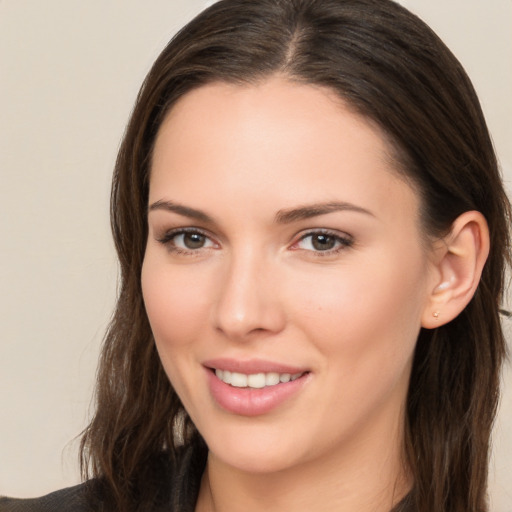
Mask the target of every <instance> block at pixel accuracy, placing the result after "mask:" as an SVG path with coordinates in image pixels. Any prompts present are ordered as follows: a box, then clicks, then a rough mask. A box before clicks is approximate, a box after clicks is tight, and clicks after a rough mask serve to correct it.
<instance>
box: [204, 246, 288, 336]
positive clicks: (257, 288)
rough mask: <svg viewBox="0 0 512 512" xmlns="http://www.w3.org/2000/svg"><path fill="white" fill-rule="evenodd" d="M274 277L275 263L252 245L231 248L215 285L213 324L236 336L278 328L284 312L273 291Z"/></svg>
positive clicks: (273, 330) (280, 325) (281, 324)
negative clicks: (216, 290)
mask: <svg viewBox="0 0 512 512" xmlns="http://www.w3.org/2000/svg"><path fill="white" fill-rule="evenodd" d="M276 278H277V268H276V265H274V264H273V262H272V261H269V259H268V258H265V256H264V255H263V254H261V253H260V252H258V251H257V250H255V249H254V248H251V247H249V246H247V247H244V248H243V249H241V250H240V251H232V253H231V255H230V256H229V257H227V258H226V261H225V266H224V271H223V273H222V276H221V282H220V285H219V292H218V296H217V303H216V307H215V319H214V322H215V324H216V328H217V329H219V330H220V331H222V332H223V333H224V334H225V335H226V336H228V337H231V338H236V339H243V338H245V337H246V336H248V335H249V334H252V333H255V332H262V331H267V332H278V331H279V330H281V329H282V328H283V326H284V314H283V311H282V307H281V306H282V305H280V304H279V300H278V294H277V293H276V291H277V290H276Z"/></svg>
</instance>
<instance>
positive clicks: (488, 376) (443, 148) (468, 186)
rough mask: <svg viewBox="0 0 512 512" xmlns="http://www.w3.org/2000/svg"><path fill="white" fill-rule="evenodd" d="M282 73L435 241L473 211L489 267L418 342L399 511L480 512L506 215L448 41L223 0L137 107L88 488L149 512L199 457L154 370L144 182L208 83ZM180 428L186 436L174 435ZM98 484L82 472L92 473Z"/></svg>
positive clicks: (336, 14) (290, 6) (337, 14)
mask: <svg viewBox="0 0 512 512" xmlns="http://www.w3.org/2000/svg"><path fill="white" fill-rule="evenodd" d="M277 73H279V74H281V75H283V76H285V77H287V78H288V79H289V80H291V81H298V82H301V83H307V84H316V85H320V86H326V87H329V88H331V89H332V90H334V91H335V92H336V93H337V94H338V95H339V96H340V97H341V98H342V99H343V100H345V102H346V103H348V104H349V105H351V106H352V108H354V109H355V110H356V111H357V112H359V113H360V114H361V115H363V116H365V117H366V118H368V119H371V120H372V121H373V122H376V123H377V124H378V125H379V126H380V127H381V128H382V130H383V131H384V133H385V134H386V135H387V137H389V139H390V141H391V143H392V145H393V148H394V152H395V154H396V159H397V162H396V166H397V169H398V171H399V172H401V173H403V174H404V175H405V176H406V177H407V179H409V180H410V181H411V182H412V183H413V184H414V185H415V187H416V189H417V190H418V191H419V194H420V196H421V198H422V220H423V225H424V231H425V233H426V234H427V236H429V237H436V236H440V235H443V234H446V233H447V232H448V231H449V229H450V226H451V224H452V222H453V221H454V220H455V218H456V217H457V216H458V215H460V214H461V213H463V212H465V211H469V210H478V211H480V212H482V213H483V215H484V216H485V218H486V219H487V222H488V224H489V229H490V238H491V252H490V255H489V259H488V261H487V263H486V265H485V268H484V271H483V275H482V279H481V282H480V285H479V286H478V289H477V291H476V293H475V296H474V298H473V299H472V301H471V302H470V303H469V305H468V306H467V307H466V309H465V310H464V311H463V312H462V313H461V314H460V315H459V316H458V317H457V318H456V319H455V320H453V321H452V322H450V323H448V324H447V325H444V326H442V327H439V328H437V329H435V330H422V331H421V333H420V336H419V339H418V342H417V348H416V353H415V359H414V364H413V369H412V375H411V381H410V388H409V394H408V399H407V405H406V407H407V412H406V439H405V447H404V448H405V453H406V458H407V461H406V463H407V465H408V467H409V468H410V471H411V473H412V476H413V479H414V484H413V488H412V489H411V491H410V493H409V495H408V496H407V497H406V499H405V500H404V501H403V502H402V503H401V504H400V505H398V506H397V510H401V511H418V512H419V511H422V512H432V511H436V512H443V511H445V512H448V511H449V512H477V511H479V512H482V511H485V510H487V504H486V485H487V468H488V455H489V438H490V433H491V427H492V422H493V418H494V415H495V409H496V403H497V398H498V386H499V372H500V367H501V363H502V359H503V357H504V354H505V343H504V338H503V333H502V329H501V325H500V317H499V307H500V301H501V298H502V293H503V282H504V268H505V264H506V262H507V261H508V255H509V219H510V213H509V211H510V210H509V203H508V200H507V198H506V195H505V192H504V190H503V186H502V183H501V179H500V175H499V170H498V165H497V161H496V157H495V154H494V151H493V146H492V143H491V140H490V137H489V133H488V130H487V127H486V123H485V120H484V117H483V114H482V111H481V108H480V105H479V102H478V99H477V97H476V94H475V92H474V90H473V87H472V85H471V82H470V81H469V79H468V77H467V76H466V74H465V72H464V70H463V68H462V66H461V65H460V64H459V62H458V61H457V59H456V58H455V57H454V56H453V55H452V53H451V52H450V51H449V50H448V49H447V48H446V46H445V45H444V44H443V43H442V42H441V40H440V39H439V38H438V37H437V36H436V35H435V34H434V33H433V32H432V31H431V30H430V29H429V28H428V27H427V26H426V25H425V24H424V23H423V22H422V21H421V20H419V19H418V18H417V17H416V16H414V15H412V14H411V13H409V12H408V11H407V10H406V9H404V8H403V7H400V6H399V5H398V4H396V3H394V2H392V1H389V0H221V1H219V2H217V3H215V4H213V5H212V6H211V7H210V8H209V9H207V10H205V11H204V12H203V13H201V14H200V15H199V16H198V17H197V18H195V19H194V20H193V21H192V22H191V23H189V24H188V25H187V26H186V27H185V28H184V29H182V30H181V31H180V32H179V33H178V34H177V35H176V36H175V37H174V38H173V39H172V41H171V42H170V43H169V45H168V46H167V47H166V48H165V49H164V51H163V52H162V53H161V55H160V56H159V57H158V59H157V60H156V62H155V64H154V65H153V68H152V69H151V71H150V73H149V74H148V76H147V78H146V80H145V82H144V84H143V86H142V88H141V91H140V93H139V95H138V97H137V101H136V104H135V108H134V111H133V113H132V116H131V119H130V121H129V124H128V127H127V130H126V133H125V136H124V140H123V143H122V146H121V148H120V151H119V155H118V159H117V163H116V167H115V172H114V179H113V188H112V202H111V217H112V230H113V234H114V239H115V244H116V248H117V252H118V256H119V261H120V266H121V277H120V289H119V298H118V302H117V307H116V310H115V314H114V317H113V320H112V323H111V325H110V328H109V330H108V332H107V335H106V338H105V342H104V346H103V352H102V355H101V360H100V367H99V372H98V384H97V395H96V400H97V407H96V414H95V416H94V418H93V420H92V422H91V424H90V425H89V427H88V428H87V429H86V431H85V433H84V436H83V439H82V446H81V447H82V452H81V462H82V468H83V471H84V475H86V476H87V475H88V474H92V475H94V476H98V477H101V481H102V482H103V483H104V492H105V500H106V501H105V503H106V506H107V508H109V507H110V508H111V509H112V510H114V509H116V510H146V509H148V510H149V509H150V506H151V504H152V503H154V501H155V499H156V498H154V496H155V493H156V490H157V487H156V485H157V484H156V483H155V481H156V480H155V475H154V469H153V468H154V461H155V460H157V459H159V458H161V457H162V454H164V456H165V457H168V458H172V457H175V454H176V444H177V439H178V437H179V438H180V440H179V443H182V444H185V445H194V444H195V443H196V444H197V443H201V439H200V436H199V434H198V433H197V432H196V430H195V429H194V427H193V425H191V423H190V421H189V420H188V417H187V416H186V413H184V411H183V407H182V405H181V403H180V400H179V399H178V397H177V396H176V393H175V392H174V390H173V389H172V387H171V385H170V383H169V380H168V378H167V376H166V375H165V373H164V371H163V369H162V366H161V364H160V361H159V358H158V355H157V352H156V349H155V344H154V340H153V337H152V334H151V330H150V327H149V323H148V319H147V316H146V313H145V309H144V304H143V300H142V293H141V284H140V275H141V266H142V261H143V258H144V248H145V243H146V237H147V226H146V222H147V219H146V211H147V200H148V179H149V178H148V175H149V171H150V165H151V152H152V148H153V144H154V141H155V137H156V134H157V132H158V129H159V127H160V125H161V123H162V120H163V119H164V118H165V116H166V114H167V113H168V112H169V109H171V108H172V106H173V104H175V102H176V101H177V100H178V99H179V98H180V97H181V96H183V95H184V94H186V93H187V92H189V91H191V90H192V89H194V88H197V87H200V86H201V85H203V84H206V83H210V82H214V81H226V82H230V83H236V84H247V83H256V82H258V81H261V80H264V79H265V78H267V77H269V76H271V75H274V74H277ZM180 425H181V427H180ZM88 470H89V473H88Z"/></svg>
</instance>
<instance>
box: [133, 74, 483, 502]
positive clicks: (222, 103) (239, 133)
mask: <svg viewBox="0 0 512 512" xmlns="http://www.w3.org/2000/svg"><path fill="white" fill-rule="evenodd" d="M390 153H391V152H390V148H389V147H388V143H387V142H386V138H385V137H384V136H383V134H382V133H381V132H380V130H379V129H378V128H377V127H376V126H374V125H373V124H372V123H371V122H369V121H367V120H365V119H364V118H362V117H361V116H359V115H357V114H356V113H354V112H353V111H351V110H350V109H349V108H348V107H347V106H346V105H345V104H344V103H343V102H342V101H341V100H340V99H339V98H337V96H336V95H335V94H334V93H333V92H331V91H330V90H328V89H322V88H319V87H314V86H311V85H303V84H297V83H292V82H291V81H289V80H287V79H286V78H285V77H280V76H276V77H273V78H271V79H268V80H266V81H264V82H262V83H260V84H258V85H246V86H240V85H230V84H225V83H215V84H210V85H207V86H203V87H200V88H199V89H197V90H194V91H192V92H190V93H188V94H187V95H185V96H184V97H183V98H181V99H180V100H179V102H178V103H177V104H176V105H175V106H174V107H173V109H172V110H171V112H170V113H169V114H168V116H167V118H166V120H165V121H164V123H163V125H162V126H161V128H160V131H159V134H158V137H157V140H156V145H155V148H154V154H153V161H152V168H151V175H150V192H149V212H148V223H149V236H148V241H147V248H146V254H145V260H144V265H143V272H142V287H143V294H144V300H145V304H146V309H147V313H148V317H149V320H150V323H151V327H152V330H153V333H154V337H155V342H156V345H157V348H158V352H159V354H160V357H161V360H162V364H163V367H164V368H165V371H166V373H167V375H168V376H169V379H170V381H171V383H172V385H173V387H174V389H175V390H176V392H177V393H178V395H179V397H180V399H181V400H182V403H183V405H184V406H185V408H186V410H187V411H188V413H189V415H190V416H191V418H192V420H193V421H194V423H195V425H196V426H197V428H198V429H199V431H200V433H201V434H202V436H203V437H204V439H205V440H206V443H207V445H208V447H209V450H210V452H209V458H208V463H207V469H206V471H205V474H204V477H203V480H202V486H201V491H200V495H199V500H198V504H197V508H196V510H197V511H198V512H209V511H217V512H229V511H237V512H238V511H240V510H244V511H245V512H252V511H261V510H265V511H266V512H272V511H279V512H282V511H283V510H293V511H295V512H300V511H306V510H307V511H308V512H310V511H311V510H321V511H331V510H332V511H334V510H336V511H337V512H344V511H347V512H348V511H350V512H353V511H354V510H357V511H358V512H365V511H368V512H370V511H372V512H378V511H389V510H390V508H391V507H392V505H393V504H395V503H396V502H397V501H399V499H400V498H401V497H402V496H403V495H404V493H405V492H407V490H408V489H409V487H410V485H411V480H410V476H409V473H408V470H407V467H406V465H405V464H404V462H403V453H402V446H403V444H402V441H403V423H404V404H405V400H406V394H407V387H408V382H409V376H410V370H411V361H412V356H413V351H414V347H415V343H416V339H417V336H418V333H419V330H420V328H421V327H422V326H423V327H426V328H435V327H437V326H438V325H441V324H442V323H444V322H447V321H449V320H451V319H452V318H453V317H455V316H456V315H457V314H458V313H459V312H460V311H461V310H462V309H463V308H464V306H465V305H466V304H467V302H468V301H469V300H470V299H471V296H472V295H473V293H474V290H475V288H476V286H477V284H478V279H479V276H480V272H481V269H482V266H483V264H484V262H485V257H486V255H487V251H488V235H487V226H486V223H485V220H484V219H483V217H482V216H481V215H480V214H479V213H478V212H466V214H464V216H461V217H460V218H459V219H457V221H456V222H455V223H454V229H453V230H452V232H451V233H450V234H449V235H448V236H447V237H446V239H443V240H438V241H435V242H434V241H433V242H432V243H428V242H427V243H426V240H427V237H426V236H425V234H424V233H422V231H421V227H420V226H421V222H420V218H419V206H420V205H419V198H418V194H417V193H416V191H415V190H414V189H413V188H412V187H411V186H410V184H409V183H408V182H406V181H405V180H403V179H401V178H400V176H399V175H398V173H397V172H396V170H395V169H394V168H393V163H392V159H391V157H390ZM311 205H314V208H311ZM326 205H327V206H326ZM183 230H185V232H184V231H183ZM435 312H439V314H438V315H437V317H436V316H434V313H435ZM216 358H229V359H233V360H237V361H250V360H254V359H262V360H266V361H272V362H275V363H281V364H287V365H292V366H296V367H300V368H304V369H307V371H308V372H309V373H308V374H307V379H306V381H305V383H304V385H303V386H302V387H301V388H300V391H299V392H297V393H296V394H294V395H293V396H292V397H291V398H289V399H287V400H286V401H285V402H284V403H283V404H281V405H279V406H278V407H276V408H274V409H273V410H271V411H270V412H267V413H265V414H261V415H257V416H252V417H248V416H245V415H240V414H233V413H232V412H229V411H226V410H225V409H223V408H222V407H220V406H219V404H218V403H217V402H216V401H215V400H214V398H213V397H212V394H211V392H210V388H209V386H208V378H207V377H208V375H207V370H206V369H205V367H204V362H205V361H209V360H211V359H216Z"/></svg>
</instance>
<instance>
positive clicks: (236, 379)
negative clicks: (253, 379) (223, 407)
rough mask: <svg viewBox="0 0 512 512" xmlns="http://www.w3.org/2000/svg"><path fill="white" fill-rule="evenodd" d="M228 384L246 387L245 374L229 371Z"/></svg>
mask: <svg viewBox="0 0 512 512" xmlns="http://www.w3.org/2000/svg"><path fill="white" fill-rule="evenodd" d="M230 384H231V385H232V386H234V387H235V388H246V387H247V375H245V374H244V373H237V372H233V373H231V382H230Z"/></svg>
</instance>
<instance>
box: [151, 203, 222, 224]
mask: <svg viewBox="0 0 512 512" xmlns="http://www.w3.org/2000/svg"><path fill="white" fill-rule="evenodd" d="M154 210H166V211H169V212H174V213H177V214H178V215H183V216H184V217H189V218H191V219H195V220H199V221H201V222H207V223H213V219H212V218H211V217H210V216H209V215H207V214H206V213H204V212H202V211H201V210H196V209H195V208H190V207H189V206H183V205H182V204H178V203H173V202H172V201H163V200H160V201H156V202H154V203H153V204H151V205H150V206H149V208H148V212H152V211H154Z"/></svg>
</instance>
